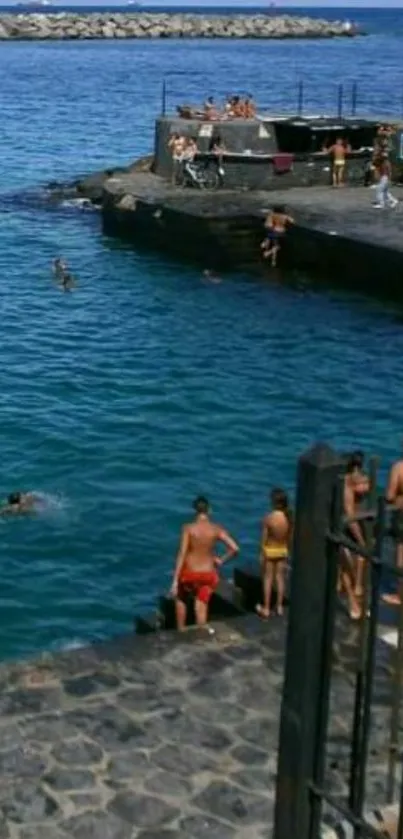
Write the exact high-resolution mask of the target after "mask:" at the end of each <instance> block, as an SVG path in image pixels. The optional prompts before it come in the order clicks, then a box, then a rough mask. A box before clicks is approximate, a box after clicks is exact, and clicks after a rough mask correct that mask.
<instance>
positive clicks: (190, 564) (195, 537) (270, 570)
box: [171, 488, 293, 630]
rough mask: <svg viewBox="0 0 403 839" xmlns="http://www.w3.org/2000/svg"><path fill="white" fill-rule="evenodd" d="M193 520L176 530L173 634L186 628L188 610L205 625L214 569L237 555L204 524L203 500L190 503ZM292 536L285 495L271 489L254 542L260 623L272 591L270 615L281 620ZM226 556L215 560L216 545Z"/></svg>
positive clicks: (226, 537) (227, 539)
mask: <svg viewBox="0 0 403 839" xmlns="http://www.w3.org/2000/svg"><path fill="white" fill-rule="evenodd" d="M193 508H194V511H195V519H194V521H192V522H190V523H189V524H185V525H184V527H183V528H182V534H181V540H180V546H179V551H178V555H177V558H176V564H175V570H174V576H173V581H172V586H171V595H172V596H173V597H174V598H175V609H176V622H177V628H178V629H179V630H183V629H184V628H185V626H186V622H187V617H188V609H189V607H190V606H191V605H193V607H194V616H195V620H196V624H197V625H198V626H205V625H206V623H207V621H208V609H209V603H210V600H211V597H212V595H213V594H214V591H215V590H216V588H217V586H218V583H219V575H218V571H219V569H220V568H221V567H222V566H223V565H224V563H226V562H228V561H229V560H230V559H233V558H234V557H235V556H236V555H237V553H238V552H239V546H238V543H237V542H236V541H235V539H234V538H233V537H232V536H231V534H230V533H228V531H227V530H225V528H223V527H222V526H221V525H219V524H216V523H215V522H213V521H212V519H211V518H210V505H209V502H208V500H207V498H205V497H204V496H199V497H198V498H196V500H195V501H194V503H193ZM292 534H293V518H292V512H291V509H290V505H289V502H288V497H287V494H286V493H285V492H284V490H283V489H280V488H276V489H273V490H272V493H271V510H270V511H269V512H268V513H267V514H266V515H265V517H264V519H263V525H262V535H261V541H260V561H261V568H262V590H263V597H262V601H263V602H262V603H257V604H256V611H257V613H258V615H259V616H260V617H261V618H269V617H270V606H271V600H272V591H273V587H274V586H275V588H276V591H277V600H276V613H277V614H278V615H280V616H281V615H282V614H283V606H284V595H285V574H286V567H287V562H288V557H289V554H290V548H291V540H292ZM219 543H220V544H223V545H224V546H225V549H226V552H225V554H224V555H222V556H219V555H218V554H217V544H219Z"/></svg>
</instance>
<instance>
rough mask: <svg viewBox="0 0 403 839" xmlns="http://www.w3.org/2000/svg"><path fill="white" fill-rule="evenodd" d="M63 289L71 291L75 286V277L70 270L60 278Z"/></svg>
mask: <svg viewBox="0 0 403 839" xmlns="http://www.w3.org/2000/svg"><path fill="white" fill-rule="evenodd" d="M60 285H61V289H62V291H71V290H72V289H73V288H74V287H75V285H76V284H75V282H74V277H72V275H71V274H70V272H69V271H65V273H64V274H63V275H62V277H61V280H60Z"/></svg>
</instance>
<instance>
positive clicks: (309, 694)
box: [274, 444, 343, 839]
mask: <svg viewBox="0 0 403 839" xmlns="http://www.w3.org/2000/svg"><path fill="white" fill-rule="evenodd" d="M342 468H343V464H342V460H341V458H340V457H339V456H338V455H337V454H336V453H335V452H334V451H333V449H330V448H329V447H328V446H325V445H320V444H319V445H317V446H314V448H313V449H311V450H310V451H309V452H307V453H306V454H305V455H303V456H302V457H301V458H300V460H299V462H298V474H297V501H296V517H295V532H294V551H293V567H292V577H291V596H290V615H289V622H288V632H287V644H286V658H285V677H284V687H283V698H282V707H281V721H280V742H279V751H278V755H279V756H278V769H277V787H276V804H275V827H274V839H295V837H296V836H298V839H309V834H310V822H311V793H310V789H309V785H310V784H311V783H312V779H313V777H314V772H315V767H316V765H317V756H318V755H317V753H318V748H319V749H320V748H323V747H324V744H323V743H318V737H317V734H318V725H317V721H318V718H319V709H320V708H321V705H322V700H323V697H324V695H326V693H327V691H328V687H329V686H328V685H325V684H324V683H323V674H322V665H323V656H324V644H325V640H327V641H328V639H326V633H325V626H326V621H325V617H326V616H325V612H326V592H327V590H328V589H327V585H328V583H329V576H328V566H327V562H326V556H327V541H328V540H327V530H328V527H329V522H330V513H331V506H332V499H333V495H334V488H335V486H336V483H337V478H338V475H339V474H340V473H341V471H342ZM325 722H327V721H325V720H323V717H322V719H321V730H322V731H323V728H324V723H325Z"/></svg>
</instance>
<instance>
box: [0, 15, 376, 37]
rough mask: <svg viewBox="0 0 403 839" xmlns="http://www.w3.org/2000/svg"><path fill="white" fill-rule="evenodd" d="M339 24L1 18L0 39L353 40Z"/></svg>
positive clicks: (276, 19) (247, 18) (262, 19)
mask: <svg viewBox="0 0 403 839" xmlns="http://www.w3.org/2000/svg"><path fill="white" fill-rule="evenodd" d="M358 34H362V33H361V32H359V30H358V29H357V27H356V26H354V25H353V24H351V23H348V22H343V21H328V20H319V19H315V18H308V17H291V16H289V15H282V16H277V15H264V14H261V15H234V16H231V17H229V16H221V15H220V16H219V15H211V16H209V15H192V14H179V13H178V14H166V13H162V12H161V13H160V12H153V13H147V12H140V13H128V14H122V13H116V14H115V13H109V12H105V13H89V14H75V13H72V12H68V13H66V12H61V13H56V14H53V13H50V14H48V13H45V14H44V13H32V12H24V13H21V14H17V15H15V14H0V40H3V41H5V40H17V41H18V40H34V41H35V40H38V41H40V40H93V39H101V38H121V39H125V38H268V39H269V38H272V39H280V38H335V37H352V36H355V35H358Z"/></svg>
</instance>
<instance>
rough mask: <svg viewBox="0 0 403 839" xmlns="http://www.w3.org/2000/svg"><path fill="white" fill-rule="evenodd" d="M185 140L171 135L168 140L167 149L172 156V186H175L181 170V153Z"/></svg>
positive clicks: (178, 135)
mask: <svg viewBox="0 0 403 839" xmlns="http://www.w3.org/2000/svg"><path fill="white" fill-rule="evenodd" d="M185 146H186V139H185V137H183V136H182V135H180V134H173V135H172V137H170V138H169V140H168V148H169V150H170V152H171V154H172V185H173V186H176V184H177V183H178V180H179V175H180V173H181V170H182V161H183V153H184V151H185Z"/></svg>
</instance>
